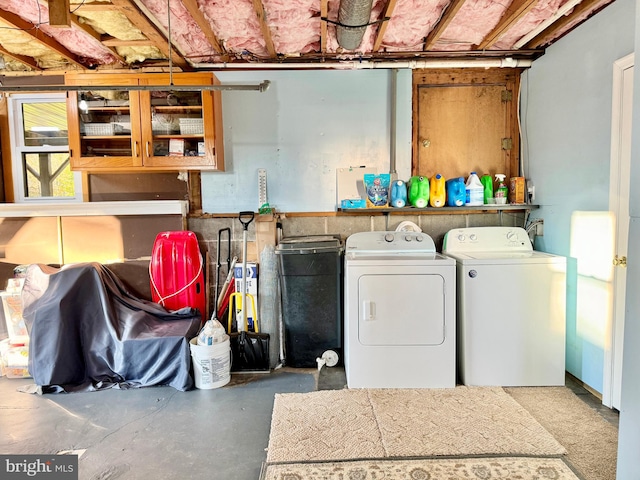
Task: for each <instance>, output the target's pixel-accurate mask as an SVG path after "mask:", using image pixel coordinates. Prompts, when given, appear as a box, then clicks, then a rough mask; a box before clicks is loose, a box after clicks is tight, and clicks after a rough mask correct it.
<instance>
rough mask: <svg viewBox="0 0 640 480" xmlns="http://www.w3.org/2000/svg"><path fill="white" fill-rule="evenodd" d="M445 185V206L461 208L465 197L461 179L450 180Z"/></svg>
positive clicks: (464, 188)
mask: <svg viewBox="0 0 640 480" xmlns="http://www.w3.org/2000/svg"><path fill="white" fill-rule="evenodd" d="M446 185H447V205H448V206H450V207H462V206H463V205H464V201H465V198H466V195H467V192H466V187H465V184H464V178H463V177H456V178H450V179H449V180H447V181H446Z"/></svg>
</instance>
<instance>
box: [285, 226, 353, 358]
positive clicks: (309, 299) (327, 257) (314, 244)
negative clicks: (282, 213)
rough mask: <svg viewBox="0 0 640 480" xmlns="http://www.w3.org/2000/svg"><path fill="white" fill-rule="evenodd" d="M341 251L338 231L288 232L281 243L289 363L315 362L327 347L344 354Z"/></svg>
mask: <svg viewBox="0 0 640 480" xmlns="http://www.w3.org/2000/svg"><path fill="white" fill-rule="evenodd" d="M342 252H343V246H342V241H341V240H340V237H339V236H338V235H310V236H304V237H285V238H283V239H282V240H281V241H280V243H279V244H278V246H277V247H276V251H275V253H276V255H278V258H279V264H278V267H279V274H280V285H281V288H282V318H283V321H284V347H285V364H286V365H287V366H290V367H315V366H317V362H316V359H317V358H322V354H323V353H324V352H325V351H328V350H333V351H335V352H336V353H337V354H338V357H339V359H341V358H342V295H343V294H342V260H343V257H342Z"/></svg>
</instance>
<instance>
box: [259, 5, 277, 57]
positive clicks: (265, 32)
mask: <svg viewBox="0 0 640 480" xmlns="http://www.w3.org/2000/svg"><path fill="white" fill-rule="evenodd" d="M253 8H254V10H255V11H256V15H257V17H258V21H259V22H260V30H262V37H263V38H264V41H265V44H266V46H267V51H268V52H269V55H270V56H271V58H275V57H276V55H277V53H276V49H275V47H274V46H273V39H272V38H271V30H269V25H268V24H267V12H266V11H265V9H264V5H263V4H262V0H253Z"/></svg>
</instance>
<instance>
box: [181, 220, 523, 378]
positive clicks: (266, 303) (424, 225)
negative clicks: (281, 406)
mask: <svg viewBox="0 0 640 480" xmlns="http://www.w3.org/2000/svg"><path fill="white" fill-rule="evenodd" d="M279 215H280V223H281V224H282V232H281V235H282V237H294V236H306V235H324V234H331V235H335V234H338V235H340V237H341V238H342V240H343V241H345V240H346V238H347V237H349V235H351V234H353V233H357V232H364V231H384V230H395V229H396V228H397V226H398V225H399V224H400V223H401V222H403V221H410V222H413V223H415V224H416V225H418V226H419V227H420V228H421V229H422V231H423V232H425V233H427V234H429V235H430V236H431V237H432V238H433V240H434V242H435V244H436V249H437V250H438V251H441V250H442V241H443V239H444V235H445V234H446V232H448V231H449V230H451V229H454V228H462V227H479V226H497V225H503V226H523V225H524V223H525V220H526V219H525V213H524V212H520V211H506V212H502V213H472V214H446V213H443V214H429V215H399V214H395V213H394V214H392V215H385V214H373V215H361V214H338V215H335V214H327V215H322V214H320V215H319V214H308V215H304V214H295V215H287V214H279ZM188 228H189V230H191V231H193V232H195V233H196V234H197V236H198V239H199V241H200V247H201V250H202V252H203V254H204V253H205V252H206V253H208V257H209V269H210V270H209V271H210V277H209V280H210V299H211V301H210V305H213V304H214V302H215V298H216V292H215V284H216V265H217V252H218V250H217V248H218V234H219V231H220V230H221V229H224V228H230V229H231V255H230V256H231V258H233V257H234V256H237V257H238V262H241V261H242V237H243V226H242V224H241V223H240V221H239V220H238V218H237V217H215V216H210V215H204V216H200V217H195V216H193V217H189V218H188ZM255 240H256V234H255V221H254V222H252V223H251V224H250V225H249V228H248V231H247V242H248V243H249V244H251V243H253V242H255ZM254 252H255V250H254ZM276 257H277V255H275V254H274V251H273V249H272V248H265V249H264V250H263V251H262V252H260V266H259V286H258V305H259V312H258V319H259V323H260V328H261V331H263V332H266V333H269V334H270V335H271V342H270V357H271V367H272V368H273V367H275V366H276V365H278V364H279V363H280V359H281V356H282V355H283V354H282V352H281V340H280V339H281V335H282V332H281V323H282V322H281V311H280V289H279V279H278V271H277V270H278V260H277V258H276ZM226 259H227V236H226V234H225V235H224V236H223V237H222V243H221V263H222V267H221V268H220V275H219V278H220V283H222V282H224V280H225V278H226V275H227V269H226ZM225 322H226V319H223V324H225V325H226V323H225Z"/></svg>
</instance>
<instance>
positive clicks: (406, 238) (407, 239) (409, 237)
mask: <svg viewBox="0 0 640 480" xmlns="http://www.w3.org/2000/svg"><path fill="white" fill-rule="evenodd" d="M404 240H405V241H406V242H410V241H411V240H413V238H412V237H411V235H405V237H404Z"/></svg>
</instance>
